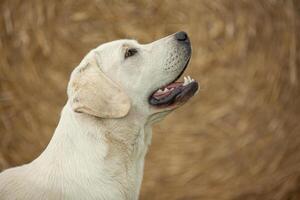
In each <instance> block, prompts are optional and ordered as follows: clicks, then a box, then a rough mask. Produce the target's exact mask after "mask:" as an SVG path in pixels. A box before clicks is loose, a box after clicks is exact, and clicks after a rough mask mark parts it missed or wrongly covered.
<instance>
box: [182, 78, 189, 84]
mask: <svg viewBox="0 0 300 200" xmlns="http://www.w3.org/2000/svg"><path fill="white" fill-rule="evenodd" d="M183 79H184V83H183V86H186V85H187V84H188V83H189V80H188V79H187V78H186V77H183Z"/></svg>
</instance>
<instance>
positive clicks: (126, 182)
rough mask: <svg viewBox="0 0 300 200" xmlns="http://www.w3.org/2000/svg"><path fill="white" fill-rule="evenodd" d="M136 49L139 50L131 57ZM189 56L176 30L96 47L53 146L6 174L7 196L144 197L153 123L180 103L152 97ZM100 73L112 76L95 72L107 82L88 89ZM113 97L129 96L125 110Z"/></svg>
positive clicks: (3, 193)
mask: <svg viewBox="0 0 300 200" xmlns="http://www.w3.org/2000/svg"><path fill="white" fill-rule="evenodd" d="M133 47H134V48H136V49H137V50H138V53H137V55H135V56H132V57H129V58H127V59H124V51H126V48H133ZM176 55H177V57H176ZM188 57H189V55H188V52H187V50H186V49H185V47H183V46H182V45H181V44H180V43H178V41H176V40H175V39H174V35H171V36H168V37H166V38H163V39H161V40H158V41H155V42H153V43H150V44H147V45H141V44H138V43H137V42H136V41H134V40H118V41H113V42H110V43H106V44H103V45H100V46H99V47H97V48H96V49H94V50H92V51H91V52H89V53H88V55H87V56H86V57H85V58H84V59H83V61H82V62H81V63H80V65H79V66H78V67H77V68H76V69H75V70H74V71H73V73H72V76H71V81H70V84H69V86H68V97H69V98H68V102H67V103H66V105H65V107H64V108H63V110H62V112H61V118H60V121H59V124H58V126H57V128H56V130H55V132H54V135H53V138H52V139H51V141H50V143H49V145H48V146H47V148H46V149H45V151H44V152H43V153H42V154H41V155H40V156H39V157H38V158H36V159H35V160H34V161H32V162H31V163H29V164H26V165H22V166H19V167H15V168H11V169H7V170H5V171H4V172H2V173H1V174H0V199H1V200H2V199H8V200H14V199H18V200H19V199H22V200H41V199H55V200H59V199H89V200H92V199H116V200H119V199H138V196H139V190H140V186H141V182H142V177H143V167H144V158H145V155H146V152H147V149H148V145H149V144H150V142H151V137H152V130H151V125H152V124H153V123H154V122H156V121H158V120H160V119H162V118H163V117H164V116H165V115H166V114H168V113H169V112H170V111H171V110H173V109H174V108H175V107H173V108H165V109H157V108H153V107H151V106H150V105H149V103H148V97H149V95H150V94H151V93H152V92H153V91H154V90H155V89H157V88H159V87H161V86H163V85H165V84H166V83H168V82H170V81H172V80H174V78H175V77H177V76H178V75H179V73H180V72H181V71H182V69H183V67H184V66H185V64H186V62H187V59H188ZM87 65H89V66H88V67H90V68H89V69H91V71H90V72H88V71H86V69H84V68H85V67H87ZM97 70H99V71H97ZM85 71H86V72H87V74H85ZM95 71H97V73H103V75H105V77H104V78H103V77H102V78H101V80H100V78H99V79H98V76H94V78H95V83H98V82H97V81H100V82H99V83H102V84H101V85H95V84H94V85H93V84H92V85H91V84H90V86H87V84H88V83H87V82H88V80H89V78H90V76H93V75H95ZM91 72H92V73H91ZM84 78H85V79H84ZM82 80H84V81H82ZM90 80H91V79H90ZM103 80H106V81H111V82H112V83H109V84H103ZM101 81H102V82H101ZM73 83H74V84H73ZM77 83H78V84H77ZM93 83H94V82H93ZM113 84H115V85H114V86H113ZM74 87H79V89H80V91H82V92H83V93H81V92H78V93H76V91H77V90H76V89H74ZM88 87H91V88H88ZM112 87H115V88H114V89H110V88H112ZM77 89H78V88H77ZM110 91H113V92H110ZM124 94H126V95H124ZM76 95H78V96H79V97H78V96H76ZM114 95H120V96H121V97H122V98H123V99H124V101H123V103H124V104H123V107H122V106H121V105H120V106H119V105H117V104H116V105H113V106H112V105H110V103H109V101H108V102H106V103H105V100H106V99H107V98H110V97H112V96H114ZM86 98H87V99H86ZM105 98H106V99H105ZM128 99H129V100H128ZM100 101H101V102H100ZM129 101H130V102H129ZM99 102H100V103H99ZM81 108H83V109H81ZM90 108H91V109H93V111H91V109H90ZM120 110H121V111H120ZM119 111H120V112H119ZM103 113H104V114H103ZM111 113H114V114H111Z"/></svg>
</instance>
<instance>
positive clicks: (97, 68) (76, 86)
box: [68, 32, 198, 118]
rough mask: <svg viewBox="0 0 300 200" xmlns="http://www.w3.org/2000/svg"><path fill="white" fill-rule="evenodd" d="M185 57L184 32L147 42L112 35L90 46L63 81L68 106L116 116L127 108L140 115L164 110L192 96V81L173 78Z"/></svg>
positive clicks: (180, 70) (185, 62) (188, 51)
mask: <svg viewBox="0 0 300 200" xmlns="http://www.w3.org/2000/svg"><path fill="white" fill-rule="evenodd" d="M190 57H191V44H190V41H189V38H188V36H187V34H186V33H184V32H178V33H175V34H173V35H170V36H168V37H165V38H162V39H160V40H157V41H154V42H152V43H150V44H145V45H142V44H139V43H138V42H137V41H135V40H117V41H113V42H109V43H105V44H102V45H100V46H99V47H97V48H95V49H93V50H92V51H90V52H89V53H88V54H87V55H86V57H85V58H84V59H83V60H82V62H81V63H80V64H79V66H78V67H77V68H76V69H75V70H74V71H73V73H72V75H71V80H70V82H69V86H68V96H69V101H70V104H71V106H72V109H73V110H74V111H75V112H82V113H86V114H89V115H93V116H96V117H100V118H120V117H124V116H126V115H127V114H128V113H129V111H130V110H132V112H134V113H138V114H139V115H140V116H141V117H142V116H146V117H147V116H150V115H153V114H156V113H168V112H169V111H171V110H173V109H175V108H177V107H179V106H180V105H182V104H183V103H185V102H186V101H187V100H188V99H189V98H190V97H192V96H193V95H194V94H195V92H196V91H197V89H198V83H197V82H196V81H194V80H193V79H191V78H190V77H188V78H186V77H184V82H176V80H177V79H179V77H180V76H181V74H182V73H183V72H184V70H185V68H186V67H187V65H188V62H189V60H190Z"/></svg>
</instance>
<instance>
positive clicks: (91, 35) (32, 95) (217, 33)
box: [0, 0, 300, 200]
mask: <svg viewBox="0 0 300 200" xmlns="http://www.w3.org/2000/svg"><path fill="white" fill-rule="evenodd" d="M299 19H300V1H298V0H240V1H236V0H225V1H224V0H189V1H183V0H179V1H167V0H155V1H129V0H125V1H117V0H112V1H109V0H106V1H105V0H89V1H85V0H64V1H58V0H51V1H39V0H27V1H24V0H2V1H1V2H0V170H3V169H5V168H8V167H12V166H15V165H20V164H23V163H26V162H29V161H31V160H32V159H34V158H35V157H37V156H38V155H39V154H40V152H41V151H42V150H43V149H44V148H45V146H46V145H47V144H48V142H49V140H50V138H51V136H52V133H53V131H54V128H55V127H56V124H57V122H58V119H59V113H60V110H61V109H62V106H63V105H64V103H65V101H66V84H67V82H68V78H69V75H70V72H71V71H72V69H73V68H74V67H75V66H76V65H77V64H78V63H79V62H80V60H81V59H82V58H83V56H84V55H85V54H86V53H87V52H88V51H89V50H90V49H92V48H94V47H96V46H98V45H99V44H101V43H103V42H107V41H111V40H115V39H119V38H134V39H137V40H139V41H140V42H141V43H147V42H151V41H153V40H156V39H158V38H161V37H163V36H165V35H168V34H171V33H174V32H176V31H179V30H184V31H186V32H188V33H189V35H190V38H191V41H192V45H193V57H192V60H191V63H190V67H189V68H188V70H187V72H186V74H189V75H191V76H192V77H193V78H195V79H197V80H198V81H199V82H200V83H201V87H202V89H201V91H200V93H199V95H198V96H196V97H195V98H193V99H192V100H191V101H190V102H189V103H188V104H187V105H185V106H183V107H182V108H180V109H178V110H176V111H175V113H173V114H171V115H170V116H168V117H167V119H166V120H164V121H163V122H162V123H160V124H158V125H156V126H155V128H154V135H153V142H152V146H151V148H150V152H149V153H148V155H147V160H146V167H145V176H144V180H143V186H142V191H141V199H142V200H153V199H178V200H179V199H180V200H183V199H205V200H227V199H233V200H239V199H243V200H256V199H258V200H260V199H262V200H269V199H270V200H299V199H300V89H299V88H300V80H299V79H300V68H299V63H300V56H299V52H300V50H299V47H300V43H299V40H300V37H299V36H300V34H299V32H300V26H299V25H300V22H299Z"/></svg>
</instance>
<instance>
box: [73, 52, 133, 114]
mask: <svg viewBox="0 0 300 200" xmlns="http://www.w3.org/2000/svg"><path fill="white" fill-rule="evenodd" d="M94 56H95V55H92V56H91V55H88V56H87V57H86V58H84V60H83V61H82V62H81V63H80V65H79V66H78V67H77V68H76V69H75V70H74V71H73V73H72V75H71V79H70V82H69V85H68V96H69V101H70V104H71V107H72V109H73V110H74V111H75V112H82V113H86V114H89V115H93V116H96V117H101V118H120V117H124V116H125V115H127V113H128V112H129V109H130V100H129V97H128V96H127V95H126V94H125V92H124V91H122V89H121V88H120V87H119V86H118V85H117V84H116V83H114V82H113V81H112V80H111V79H109V78H108V77H107V76H105V74H104V73H103V72H102V71H101V69H100V66H98V65H97V62H96V60H95V57H94Z"/></svg>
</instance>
